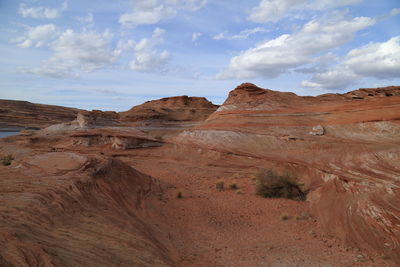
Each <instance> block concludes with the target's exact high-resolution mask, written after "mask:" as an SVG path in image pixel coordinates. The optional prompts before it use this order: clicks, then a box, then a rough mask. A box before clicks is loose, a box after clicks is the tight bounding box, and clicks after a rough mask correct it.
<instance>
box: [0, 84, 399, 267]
mask: <svg viewBox="0 0 400 267" xmlns="http://www.w3.org/2000/svg"><path fill="white" fill-rule="evenodd" d="M192 110H194V111H192ZM143 122H145V123H146V124H147V127H148V128H152V127H153V128H155V127H159V128H160V129H161V130H162V131H165V128H166V127H170V125H171V123H175V125H180V126H182V125H186V126H184V127H180V128H179V131H176V132H171V134H170V135H168V136H163V137H161V136H154V134H153V133H152V132H148V131H147V132H146V131H141V129H140V127H142V126H141V125H142V123H143ZM184 123H188V124H184ZM189 124H191V126H190V127H189ZM137 125H139V126H140V127H139V126H137ZM8 155H10V156H8ZM0 159H1V162H2V163H3V164H0V265H1V266H3V265H4V266H32V265H35V266H36V265H38V266H71V265H73V266H91V265H96V266H200V267H202V266H250V267H253V266H254V267H256V266H257V267H258V266H302V267H306V266H307V267H308V266H375V267H380V266H390V267H395V266H398V265H399V264H400V258H399V255H400V245H399V244H400V235H399V233H400V228H399V226H400V219H399V218H400V209H399V205H398V203H399V200H400V190H399V188H400V182H399V181H400V87H395V86H394V87H385V88H375V89H359V90H356V91H352V92H349V93H345V94H326V95H321V96H317V97H303V96H297V95H295V94H293V93H282V92H277V91H273V90H267V89H262V88H259V87H257V86H255V85H253V84H249V83H246V84H242V85H240V86H238V87H237V88H236V89H234V90H233V91H231V92H230V94H229V96H228V98H227V100H226V101H225V103H224V104H223V105H222V106H220V107H219V108H218V109H217V106H215V105H213V104H211V103H210V102H208V101H206V100H205V99H201V98H189V97H174V98H167V99H161V100H155V101H150V102H147V103H145V104H143V105H141V106H138V107H134V108H132V109H131V110H130V111H128V112H123V113H119V114H117V113H113V112H106V113H103V112H80V113H79V115H78V116H77V118H76V119H74V120H73V121H72V122H68V123H62V124H57V125H52V126H49V127H47V128H45V129H42V130H40V131H35V132H29V131H25V132H23V133H21V134H20V135H17V136H11V137H7V138H2V139H0ZM1 162H0V163H1ZM266 171H273V172H275V173H277V174H282V175H286V176H287V177H291V179H292V180H293V181H294V182H295V183H296V186H297V189H296V190H299V191H301V193H302V194H304V196H305V197H304V198H305V201H295V200H291V199H286V198H263V197H261V196H259V195H257V194H256V185H257V183H258V182H257V181H258V180H257V177H258V175H259V174H260V172H262V173H265V172H266ZM304 198H302V199H304Z"/></svg>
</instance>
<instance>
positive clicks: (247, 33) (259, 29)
mask: <svg viewBox="0 0 400 267" xmlns="http://www.w3.org/2000/svg"><path fill="white" fill-rule="evenodd" d="M260 32H268V30H267V29H266V28H263V27H256V28H253V29H246V30H243V31H240V32H239V33H238V34H235V35H231V36H229V35H226V34H225V33H223V32H222V33H219V34H217V35H215V36H214V37H213V39H214V40H222V39H226V40H235V39H247V38H249V36H250V35H253V34H256V33H260Z"/></svg>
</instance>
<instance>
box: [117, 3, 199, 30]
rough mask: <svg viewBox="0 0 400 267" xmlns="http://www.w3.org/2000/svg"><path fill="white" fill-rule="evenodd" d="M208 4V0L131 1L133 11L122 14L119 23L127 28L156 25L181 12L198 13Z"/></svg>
mask: <svg viewBox="0 0 400 267" xmlns="http://www.w3.org/2000/svg"><path fill="white" fill-rule="evenodd" d="M206 3H207V0H130V9H131V10H130V12H127V13H124V14H122V15H121V16H120V17H119V22H120V23H121V24H122V25H123V26H127V27H135V26H137V25H142V24H156V23H158V22H160V21H162V20H166V19H170V18H173V17H175V16H176V15H177V14H178V11H179V10H189V11H196V10H198V9H199V8H201V7H203V6H204V5H205V4H206Z"/></svg>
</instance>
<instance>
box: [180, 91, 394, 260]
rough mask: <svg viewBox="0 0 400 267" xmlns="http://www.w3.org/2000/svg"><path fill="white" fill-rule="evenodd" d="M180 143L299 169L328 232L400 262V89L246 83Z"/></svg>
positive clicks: (298, 171)
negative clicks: (311, 92)
mask: <svg viewBox="0 0 400 267" xmlns="http://www.w3.org/2000/svg"><path fill="white" fill-rule="evenodd" d="M355 96H356V97H355ZM310 133H311V134H310ZM176 142H178V143H181V144H185V145H188V146H194V147H199V148H201V149H212V150H214V151H221V152H225V153H232V154H234V155H246V156H248V157H253V158H255V159H265V160H268V162H275V166H277V167H279V169H280V170H285V169H286V170H290V171H291V172H293V173H296V174H297V176H298V178H299V180H300V182H301V183H303V184H304V190H309V191H310V193H309V195H308V200H309V201H311V204H312V206H313V207H314V211H315V213H316V214H318V216H319V218H321V223H322V225H323V226H324V227H325V229H326V231H328V232H329V233H331V234H334V235H336V236H338V237H340V238H341V239H342V240H343V241H345V242H347V243H348V244H351V245H356V246H359V247H363V248H365V249H370V250H376V251H379V252H380V253H383V254H385V255H388V256H390V257H391V258H392V259H395V260H396V261H397V262H398V263H400V256H399V255H400V219H399V218H400V208H399V206H398V205H396V204H395V203H398V202H399V201H400V160H399V159H400V87H387V88H378V89H360V90H357V91H353V92H350V93H346V94H343V95H339V94H337V95H333V94H330V95H322V96H318V97H300V96H296V95H294V94H291V93H280V92H275V91H271V90H264V89H261V88H258V87H256V86H255V85H252V84H242V85H241V86H239V87H238V88H236V89H235V90H233V91H232V92H231V93H230V94H229V97H228V99H227V100H226V101H225V103H224V104H223V105H222V106H221V107H220V108H219V109H218V111H217V112H215V113H214V114H212V115H211V116H210V117H209V118H208V119H207V120H206V121H205V122H204V123H202V124H201V125H199V126H197V127H195V128H194V129H192V130H188V131H185V132H183V133H182V134H180V135H179V136H178V137H177V138H176ZM266 164H269V166H271V164H270V163H266ZM249 167H250V166H249ZM259 167H262V166H259Z"/></svg>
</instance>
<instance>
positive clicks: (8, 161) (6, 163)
mask: <svg viewBox="0 0 400 267" xmlns="http://www.w3.org/2000/svg"><path fill="white" fill-rule="evenodd" d="M13 160H14V158H13V156H12V155H7V156H4V157H2V158H1V159H0V161H1V163H2V164H3V165H4V166H9V165H11V162H12V161H13Z"/></svg>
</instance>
